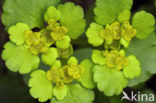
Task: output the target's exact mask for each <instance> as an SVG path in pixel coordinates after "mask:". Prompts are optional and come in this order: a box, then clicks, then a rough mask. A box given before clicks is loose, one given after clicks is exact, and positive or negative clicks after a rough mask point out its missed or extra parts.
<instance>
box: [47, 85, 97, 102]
mask: <svg viewBox="0 0 156 103" xmlns="http://www.w3.org/2000/svg"><path fill="white" fill-rule="evenodd" d="M93 100H94V92H93V91H92V90H89V89H86V88H83V87H81V85H79V84H71V85H69V89H68V94H67V96H66V97H65V98H64V99H63V100H61V101H58V100H56V99H55V98H53V99H52V100H51V102H50V103H92V101H93Z"/></svg>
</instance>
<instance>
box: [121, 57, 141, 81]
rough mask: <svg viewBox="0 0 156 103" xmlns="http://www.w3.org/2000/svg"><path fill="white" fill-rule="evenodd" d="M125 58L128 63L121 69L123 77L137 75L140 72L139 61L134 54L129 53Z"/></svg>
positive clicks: (131, 77)
mask: <svg viewBox="0 0 156 103" xmlns="http://www.w3.org/2000/svg"><path fill="white" fill-rule="evenodd" d="M127 58H128V60H129V64H128V66H126V67H124V69H123V73H124V75H125V77H127V78H130V79H133V78H134V77H138V76H139V75H140V73H141V68H140V62H139V61H138V60H137V59H136V57H135V56H134V55H130V56H128V57H127Z"/></svg>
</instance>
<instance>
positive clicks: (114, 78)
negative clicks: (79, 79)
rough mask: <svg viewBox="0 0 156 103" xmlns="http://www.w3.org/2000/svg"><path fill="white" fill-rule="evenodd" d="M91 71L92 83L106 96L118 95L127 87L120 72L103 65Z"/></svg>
mask: <svg viewBox="0 0 156 103" xmlns="http://www.w3.org/2000/svg"><path fill="white" fill-rule="evenodd" d="M93 71H94V75H93V77H94V81H95V82H96V83H97V87H98V89H99V90H100V91H102V92H104V94H105V95H107V96H112V95H114V94H116V95H119V94H120V93H121V92H122V90H123V88H125V87H126V85H127V79H126V78H125V77H124V75H123V73H122V72H121V71H117V70H115V69H113V68H109V67H107V66H105V65H103V66H100V65H96V66H94V70H93Z"/></svg>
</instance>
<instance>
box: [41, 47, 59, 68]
mask: <svg viewBox="0 0 156 103" xmlns="http://www.w3.org/2000/svg"><path fill="white" fill-rule="evenodd" d="M57 58H58V52H57V49H56V48H54V47H51V48H49V50H48V52H47V53H45V54H42V61H43V62H44V63H45V64H47V65H50V66H51V65H52V64H53V63H54V62H55V61H56V59H57Z"/></svg>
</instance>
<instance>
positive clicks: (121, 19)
mask: <svg viewBox="0 0 156 103" xmlns="http://www.w3.org/2000/svg"><path fill="white" fill-rule="evenodd" d="M130 17H131V11H130V10H124V11H123V12H122V13H120V14H119V16H118V20H119V22H121V23H123V22H125V21H129V19H130Z"/></svg>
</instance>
